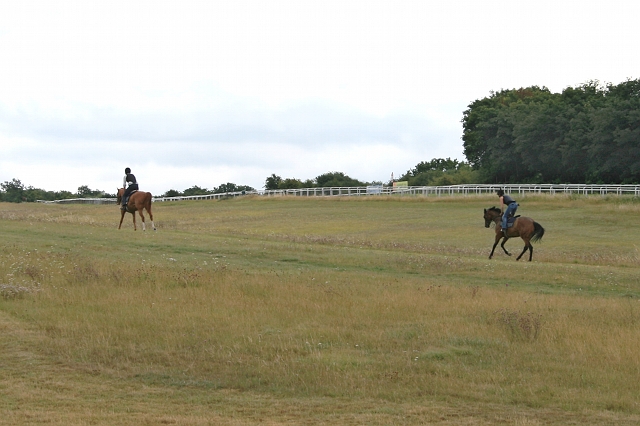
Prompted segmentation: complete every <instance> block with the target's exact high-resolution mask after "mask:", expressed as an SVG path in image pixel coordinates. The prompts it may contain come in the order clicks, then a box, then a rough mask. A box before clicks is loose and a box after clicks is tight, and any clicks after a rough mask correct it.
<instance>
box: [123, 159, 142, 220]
mask: <svg viewBox="0 0 640 426" xmlns="http://www.w3.org/2000/svg"><path fill="white" fill-rule="evenodd" d="M127 185H128V186H127ZM122 188H123V189H124V194H122V207H120V210H125V209H126V208H127V201H129V196H130V195H131V193H132V192H134V191H137V190H138V182H137V181H136V177H135V176H134V175H133V173H131V169H130V168H129V167H127V168H126V169H124V179H123V180H122Z"/></svg>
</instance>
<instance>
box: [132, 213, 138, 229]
mask: <svg viewBox="0 0 640 426" xmlns="http://www.w3.org/2000/svg"><path fill="white" fill-rule="evenodd" d="M131 216H133V230H134V231H137V230H138V228H137V226H136V212H135V211H133V212H131Z"/></svg>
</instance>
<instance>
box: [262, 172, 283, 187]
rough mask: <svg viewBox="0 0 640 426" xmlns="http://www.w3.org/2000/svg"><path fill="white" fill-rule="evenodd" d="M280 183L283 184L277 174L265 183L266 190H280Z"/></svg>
mask: <svg viewBox="0 0 640 426" xmlns="http://www.w3.org/2000/svg"><path fill="white" fill-rule="evenodd" d="M280 182H282V178H281V177H280V176H277V175H276V174H275V173H274V174H272V175H271V176H269V177H268V178H267V180H266V181H265V183H264V189H266V190H273V189H278V188H279V187H280Z"/></svg>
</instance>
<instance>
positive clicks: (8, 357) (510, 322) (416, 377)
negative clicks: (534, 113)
mask: <svg viewBox="0 0 640 426" xmlns="http://www.w3.org/2000/svg"><path fill="white" fill-rule="evenodd" d="M491 201H493V200H492V199H485V198H482V197H469V198H455V199H448V200H446V199H437V200H435V199H429V200H425V199H416V198H410V199H403V200H395V199H373V200H372V199H369V200H362V199H358V200H345V199H338V200H335V199H334V200H306V199H302V200H300V199H295V200H291V199H279V200H273V199H272V200H262V199H257V198H256V199H250V200H233V201H225V202H211V203H209V202H202V203H195V202H194V203H174V204H164V205H163V204H156V205H155V206H154V210H155V215H156V223H157V224H158V225H159V231H158V232H157V233H151V232H149V231H147V233H141V232H140V231H138V232H137V233H134V232H133V230H132V229H123V230H121V231H120V232H118V231H117V230H115V229H114V228H115V227H116V226H117V221H118V220H119V218H118V214H117V211H115V210H116V209H114V208H109V207H108V206H107V207H105V206H35V207H34V206H32V205H18V206H16V205H4V204H0V217H2V218H3V221H2V222H0V235H1V236H2V241H3V243H0V245H1V246H2V252H1V254H0V283H3V284H4V285H5V286H13V287H12V288H21V289H25V290H24V291H20V292H18V293H16V297H13V296H11V295H10V293H7V295H8V297H4V299H3V300H2V301H0V310H1V311H2V312H3V313H2V314H0V329H2V330H3V331H4V333H3V334H4V335H3V337H2V338H1V339H0V345H2V348H3V350H4V352H3V353H4V354H5V356H4V358H3V365H5V366H6V367H5V373H7V374H6V375H5V378H4V379H2V380H0V386H1V388H2V389H4V391H3V393H5V395H6V396H7V397H6V398H5V399H4V400H3V402H0V404H1V405H0V407H1V408H0V409H2V411H3V413H5V414H6V416H5V418H4V419H3V420H0V423H1V422H3V421H4V422H7V423H13V424H15V423H37V422H43V421H45V420H47V421H49V422H51V423H54V424H62V423H65V424H87V423H110V424H158V423H167V424H171V423H176V424H213V423H220V424H247V423H265V424H283V423H293V424H318V423H341V424H424V423H442V424H460V423H464V424H523V425H524V424H583V423H592V424H625V423H626V424H633V423H635V422H638V421H639V420H640V406H639V405H638V402H637V377H638V372H639V371H640V357H639V356H638V355H637V350H636V349H637V348H638V347H639V346H640V332H639V331H638V330H639V329H638V322H639V321H640V301H639V297H638V296H640V283H639V281H638V276H639V275H640V274H638V267H637V264H638V263H637V261H638V254H637V248H636V247H635V245H634V244H635V239H634V238H631V237H630V236H629V235H627V234H625V233H624V231H622V230H621V227H615V228H606V227H603V226H601V223H602V221H604V220H607V219H608V218H610V215H611V211H614V212H615V211H618V210H620V209H622V210H624V211H625V213H624V216H623V217H622V218H616V220H618V221H623V222H626V221H628V222H629V223H630V224H631V223H633V222H634V221H636V222H637V219H638V216H640V212H639V211H638V209H636V208H635V206H636V204H633V203H631V202H626V203H625V202H619V201H618V200H613V201H612V200H591V199H588V200H582V199H578V200H570V199H568V198H567V197H529V198H527V203H526V206H527V213H528V212H529V211H535V212H536V214H535V216H534V214H530V215H531V216H533V217H534V219H536V220H537V221H539V222H540V223H542V224H543V226H545V227H546V228H547V232H548V233H547V235H545V240H544V242H543V243H542V244H540V245H536V251H535V252H534V262H532V263H520V262H518V263H516V262H515V261H514V260H513V258H508V257H506V256H504V255H501V256H498V257H497V258H496V259H494V260H492V261H489V260H488V259H486V257H487V255H488V252H489V250H490V244H491V241H492V234H493V231H490V230H486V229H484V228H483V222H482V218H481V216H480V214H481V210H480V209H481V208H483V207H488V206H490V203H491ZM616 203H617V204H616ZM522 204H523V207H522V210H524V207H525V203H524V202H523V203H522ZM625 206H630V207H625ZM567 210H571V212H573V213H572V214H568V212H567ZM522 213H523V214H526V213H525V212H524V211H523V212H522ZM527 215H528V214H527ZM600 215H601V216H600ZM83 218H84V219H83ZM440 218H447V220H444V221H443V220H442V219H440ZM167 224H169V225H167ZM593 240H596V242H597V243H598V247H601V248H603V249H602V250H601V251H598V250H595V249H592V248H591V244H594V241H593ZM510 244H511V243H510ZM519 245H520V243H519V242H518V243H513V246H514V247H517V246H519ZM594 245H595V244H594ZM574 250H575V251H574ZM3 295H4V293H3Z"/></svg>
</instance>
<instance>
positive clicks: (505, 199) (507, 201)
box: [496, 189, 518, 237]
mask: <svg viewBox="0 0 640 426" xmlns="http://www.w3.org/2000/svg"><path fill="white" fill-rule="evenodd" d="M496 193H497V194H498V197H500V210H502V232H503V233H504V236H505V237H506V236H507V221H508V220H509V217H511V216H513V215H515V214H516V210H518V203H516V200H514V199H513V198H511V196H510V195H508V194H505V193H504V191H503V190H502V189H498V191H497V192H496ZM504 206H507V208H506V210H505V208H504Z"/></svg>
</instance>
